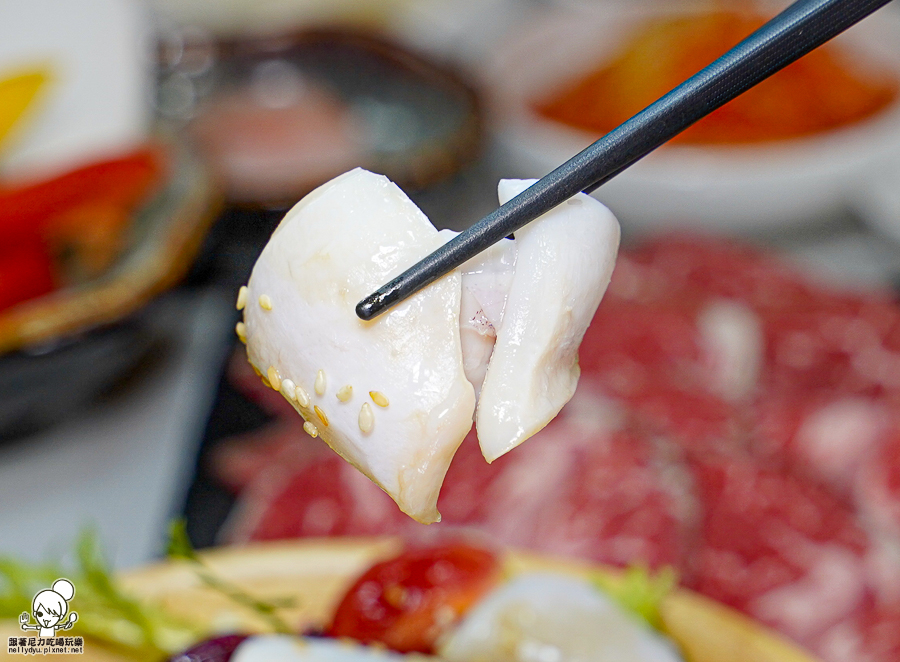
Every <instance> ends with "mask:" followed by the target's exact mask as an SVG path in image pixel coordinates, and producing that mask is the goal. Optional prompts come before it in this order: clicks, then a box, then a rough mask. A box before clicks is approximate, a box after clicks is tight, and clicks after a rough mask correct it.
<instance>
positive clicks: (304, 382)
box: [244, 169, 475, 523]
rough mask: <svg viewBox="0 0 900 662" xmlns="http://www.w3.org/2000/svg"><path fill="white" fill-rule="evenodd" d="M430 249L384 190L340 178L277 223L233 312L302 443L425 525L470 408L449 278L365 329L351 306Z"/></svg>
mask: <svg viewBox="0 0 900 662" xmlns="http://www.w3.org/2000/svg"><path fill="white" fill-rule="evenodd" d="M441 243H442V241H441V239H440V237H439V236H438V232H437V230H435V229H434V227H433V226H432V225H431V223H430V222H429V221H428V219H427V218H426V217H425V215H424V214H422V212H421V211H420V210H419V209H418V208H417V207H416V206H415V205H414V204H413V203H412V202H411V201H410V200H409V198H407V197H406V195H405V194H404V193H403V192H402V191H401V190H400V189H399V188H398V187H397V186H396V185H394V184H393V183H391V182H390V181H389V180H388V179H387V178H385V177H382V176H380V175H375V174H373V173H370V172H367V171H365V170H361V169H356V170H352V171H350V172H348V173H346V174H344V175H341V176H340V177H338V178H336V179H334V180H332V181H331V182H329V183H327V184H325V185H323V186H321V187H319V188H318V189H316V190H315V191H313V192H312V193H310V194H309V195H308V196H306V197H305V198H304V199H303V200H301V201H300V202H299V203H298V204H297V205H296V206H295V207H294V208H293V209H291V210H290V211H289V212H288V214H287V215H286V216H285V218H284V220H283V221H282V222H281V224H280V225H279V226H278V228H277V229H276V230H275V232H274V234H273V235H272V238H271V240H270V241H269V243H268V244H267V245H266V247H265V249H264V250H263V252H262V254H261V256H260V258H259V260H258V261H257V263H256V266H255V267H254V269H253V274H252V276H251V278H250V282H249V283H248V285H247V287H248V289H247V293H246V295H245V308H244V316H245V319H244V322H245V326H244V333H245V336H246V339H247V352H248V357H249V359H250V362H251V363H252V364H253V366H254V367H255V368H256V369H257V370H258V371H259V372H260V373H261V374H262V375H264V376H265V377H266V378H267V380H268V381H269V382H270V383H271V385H272V387H273V388H276V389H279V390H281V391H282V393H284V394H285V397H287V399H288V400H289V401H290V402H291V403H292V404H293V405H294V407H295V408H296V409H297V411H299V412H300V414H301V415H302V416H303V418H304V419H306V421H307V425H306V427H305V429H306V430H307V432H309V433H310V434H313V435H318V436H320V437H321V438H322V439H323V440H325V442H326V443H328V445H329V446H331V447H332V448H333V449H334V450H335V451H336V452H337V453H338V454H340V455H341V456H342V457H343V458H344V459H346V460H347V461H349V462H350V463H351V464H353V465H354V466H356V467H357V468H358V469H360V470H361V471H362V472H363V473H365V474H366V475H367V476H368V477H369V478H371V479H372V480H373V481H374V482H375V483H376V484H378V485H379V486H380V487H381V488H382V489H384V490H385V491H386V492H387V493H388V494H389V495H390V496H391V497H392V498H393V499H394V500H395V501H396V502H397V504H398V506H399V507H400V509H401V510H402V511H403V512H405V513H407V514H408V515H410V516H411V517H413V518H414V519H416V520H418V521H420V522H425V523H427V522H433V521H437V520H439V519H440V515H439V514H438V512H437V508H436V502H437V496H438V491H439V489H440V485H441V482H442V481H443V478H444V474H445V473H446V471H447V467H448V465H449V463H450V460H451V459H452V457H453V454H454V453H455V452H456V449H457V447H458V446H459V444H460V443H461V441H462V439H463V438H464V437H465V435H466V433H467V432H468V430H469V428H470V427H471V424H472V412H473V410H474V407H475V395H474V391H473V388H472V385H471V384H470V383H469V381H468V380H467V379H466V377H465V373H464V370H463V363H462V355H461V349H460V335H459V333H460V332H459V312H460V275H459V274H458V273H453V274H449V275H447V276H445V277H444V278H441V279H440V280H438V281H437V282H435V283H434V284H432V285H431V286H430V287H428V288H426V289H425V290H424V291H422V292H420V293H419V294H417V295H416V296H414V297H411V298H410V299H408V300H407V301H405V302H403V303H402V304H400V305H398V306H396V307H395V308H394V309H392V310H391V311H390V312H388V313H386V314H385V315H382V316H381V317H379V318H377V319H376V320H373V321H371V322H363V321H362V320H360V319H359V318H358V317H357V316H356V313H355V310H354V309H355V306H356V303H357V302H358V301H359V300H360V299H362V298H363V297H365V296H366V295H368V294H369V293H371V292H372V291H373V290H375V289H377V288H378V287H380V286H381V285H383V284H384V283H385V282H387V281H389V280H390V279H391V278H393V277H395V276H397V275H398V274H399V273H400V272H401V271H403V270H404V269H405V268H406V267H408V266H409V265H410V264H413V263H415V262H417V261H418V260H419V259H421V258H422V257H424V256H425V255H427V254H428V253H430V252H431V251H433V250H434V249H435V248H437V247H438V246H439V245H440V244H441ZM285 380H290V382H289V384H288V385H289V386H291V385H292V386H293V387H294V388H293V394H292V393H291V390H290V389H285V388H284V384H285ZM292 395H293V397H291V396H292Z"/></svg>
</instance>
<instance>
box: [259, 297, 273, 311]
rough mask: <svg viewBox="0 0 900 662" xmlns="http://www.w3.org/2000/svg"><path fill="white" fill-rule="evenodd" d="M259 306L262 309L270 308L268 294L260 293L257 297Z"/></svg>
mask: <svg viewBox="0 0 900 662" xmlns="http://www.w3.org/2000/svg"><path fill="white" fill-rule="evenodd" d="M259 307H260V308H262V309H263V310H272V299H271V298H270V297H269V295H268V294H262V295H260V297H259Z"/></svg>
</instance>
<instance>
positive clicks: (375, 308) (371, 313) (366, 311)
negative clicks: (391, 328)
mask: <svg viewBox="0 0 900 662" xmlns="http://www.w3.org/2000/svg"><path fill="white" fill-rule="evenodd" d="M383 310H384V305H383V302H382V301H381V295H380V294H379V293H378V292H375V293H374V294H370V295H369V296H367V297H366V298H365V299H363V300H362V301H360V302H359V303H358V304H356V316H357V317H358V318H359V319H361V320H363V321H364V322H368V321H370V320H373V319H375V318H376V317H377V316H378V315H379V314H381V313H382V312H383Z"/></svg>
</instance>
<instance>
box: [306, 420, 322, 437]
mask: <svg viewBox="0 0 900 662" xmlns="http://www.w3.org/2000/svg"><path fill="white" fill-rule="evenodd" d="M303 431H304V432H305V433H306V434H308V435H309V436H310V437H317V436H319V428H317V427H316V426H315V425H313V424H312V423H310V422H309V421H306V423H304V424H303Z"/></svg>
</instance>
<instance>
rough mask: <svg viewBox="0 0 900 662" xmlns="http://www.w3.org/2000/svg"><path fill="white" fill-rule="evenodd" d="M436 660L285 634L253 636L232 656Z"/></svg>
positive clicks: (256, 661) (277, 660) (300, 660)
mask: <svg viewBox="0 0 900 662" xmlns="http://www.w3.org/2000/svg"><path fill="white" fill-rule="evenodd" d="M433 659H435V658H432V657H428V656H427V655H418V654H417V655H401V654H399V653H391V652H388V651H386V650H383V649H376V648H372V647H369V646H362V645H358V644H353V643H351V642H347V641H337V640H335V639H320V638H301V637H294V636H291V635H286V634H269V635H261V636H256V637H250V638H248V639H245V640H244V641H242V642H241V644H240V645H239V646H238V647H237V649H236V650H235V651H234V654H233V655H232V656H231V662H357V661H359V662H372V661H375V660H382V661H383V662H399V661H400V660H423V661H424V660H433Z"/></svg>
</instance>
